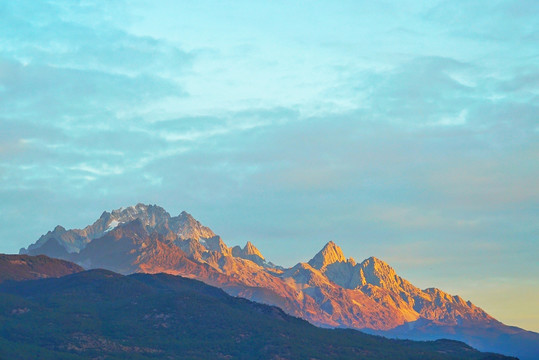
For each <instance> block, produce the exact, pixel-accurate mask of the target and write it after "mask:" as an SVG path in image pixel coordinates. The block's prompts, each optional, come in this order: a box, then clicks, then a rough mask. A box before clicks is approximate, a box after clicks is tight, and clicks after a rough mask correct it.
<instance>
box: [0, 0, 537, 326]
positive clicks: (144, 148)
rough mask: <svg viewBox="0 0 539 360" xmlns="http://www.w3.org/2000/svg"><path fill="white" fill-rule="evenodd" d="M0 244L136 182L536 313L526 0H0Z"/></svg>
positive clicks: (207, 214) (296, 244)
mask: <svg viewBox="0 0 539 360" xmlns="http://www.w3.org/2000/svg"><path fill="white" fill-rule="evenodd" d="M0 18H1V19H2V20H1V21H0V252H5V253H17V252H18V250H19V249H20V248H21V247H26V246H27V245H29V244H30V243H33V242H35V241H36V240H37V239H38V238H39V236H40V235H41V234H44V233H46V232H47V231H49V230H52V229H53V228H54V227H55V226H56V225H57V224H61V225H62V226H64V227H66V228H82V227H84V226H86V225H88V224H90V223H92V222H93V221H95V220H96V219H97V218H98V217H99V216H100V214H101V213H102V212H103V211H104V210H108V211H110V210H112V209H117V208H120V207H122V206H129V205H134V204H137V203H139V202H142V203H146V204H157V205H160V206H162V207H164V208H165V209H166V210H167V211H169V212H170V213H171V214H172V215H177V214H179V213H180V212H181V211H182V210H186V211H188V212H189V213H191V214H192V215H193V216H194V217H195V218H197V219H198V220H200V221H201V222H202V223H204V224H206V225H208V226H209V227H211V228H212V230H214V232H216V233H218V234H219V235H221V236H222V238H223V240H224V241H225V242H226V243H227V244H228V245H229V246H232V245H236V244H240V245H243V244H245V242H246V241H252V242H253V243H254V244H255V245H256V246H257V247H258V248H259V249H260V250H261V251H262V253H263V254H264V255H265V256H266V258H268V259H269V260H271V261H273V262H274V263H277V264H281V265H284V266H292V265H294V264H295V263H297V262H298V261H307V260H309V259H310V258H311V257H312V256H313V255H314V254H315V253H316V252H318V251H319V250H320V249H321V248H322V246H323V245H324V244H325V243H326V242H328V241H330V240H333V241H335V242H336V243H337V244H338V245H339V246H341V247H342V249H343V251H344V253H345V255H346V256H350V257H353V258H355V259H356V260H358V261H361V260H363V259H365V258H367V257H369V256H376V257H378V258H380V259H382V260H384V261H386V262H387V263H389V264H390V265H391V266H392V267H394V268H395V269H396V271H397V273H398V274H400V275H401V276H403V277H404V278H406V279H408V280H410V281H411V282H412V283H414V284H415V285H417V286H419V287H421V288H427V287H438V288H441V289H443V290H444V291H447V292H450V293H452V294H459V295H461V296H462V297H464V298H465V299H467V300H471V301H472V302H474V303H475V304H476V305H478V306H480V307H482V308H483V309H485V310H486V311H487V312H489V313H490V314H491V315H493V316H494V317H496V318H497V319H499V320H501V321H503V322H505V323H507V324H509V325H517V326H520V327H523V328H525V329H529V330H534V331H539V307H538V306H537V304H539V261H537V259H538V258H539V2H537V1H535V0H532V1H525V0H523V1H493V0H488V1H473V2H470V1H454V0H453V1H425V2H422V1H407V0H404V1H402V0H401V1H390V2H385V1H376V2H373V1H359V0H354V1H339V2H335V1H271V2H269V1H253V0H249V1H234V2H221V1H205V0H201V1H196V2H177V1H160V2H155V1H125V2H124V1H78V2H77V1H61V0H54V1H52V0H51V1H33V0H20V1H3V2H0Z"/></svg>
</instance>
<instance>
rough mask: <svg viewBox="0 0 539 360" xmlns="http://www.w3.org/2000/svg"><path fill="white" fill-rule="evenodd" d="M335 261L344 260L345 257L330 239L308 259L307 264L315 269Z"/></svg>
mask: <svg viewBox="0 0 539 360" xmlns="http://www.w3.org/2000/svg"><path fill="white" fill-rule="evenodd" d="M336 262H346V258H345V257H344V254H343V252H342V250H341V248H340V247H338V246H337V245H336V244H335V243H334V242H333V241H330V242H328V243H327V244H326V245H325V246H324V248H323V249H322V250H320V252H319V253H318V254H316V255H315V256H314V257H313V258H312V259H311V260H310V261H309V265H311V266H312V267H313V268H315V269H322V268H324V267H326V266H328V265H330V264H333V263H336Z"/></svg>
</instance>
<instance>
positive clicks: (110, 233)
mask: <svg viewBox="0 0 539 360" xmlns="http://www.w3.org/2000/svg"><path fill="white" fill-rule="evenodd" d="M21 252H23V253H24V252H27V253H31V254H39V253H44V254H50V255H51V256H56V257H59V258H63V259H67V260H72V261H74V262H77V263H78V264H80V265H82V266H84V267H86V268H105V269H110V270H113V271H116V272H120V273H123V274H129V273H133V272H146V273H159V272H166V273H170V274H175V275H182V276H186V277H191V278H196V279H198V280H202V281H204V282H206V283H208V284H211V285H214V286H218V287H220V288H222V289H224V290H225V291H227V292H228V293H229V294H232V295H235V296H241V297H245V298H248V299H251V300H254V301H258V302H262V303H266V304H270V305H276V306H279V307H281V308H282V309H283V310H285V311H286V312H287V313H289V314H292V315H295V316H298V317H302V318H304V319H306V320H308V321H310V322H312V323H314V324H317V325H322V326H333V327H347V328H356V329H370V330H372V331H389V330H391V329H404V328H405V327H406V324H410V325H411V326H412V325H413V326H414V327H416V328H421V326H423V325H422V324H428V326H427V325H424V326H425V329H427V330H425V331H428V329H429V328H432V326H434V325H435V326H436V329H437V330H436V331H438V332H440V330H439V329H440V327H441V328H444V329H449V328H451V329H455V328H456V329H459V327H462V326H466V328H467V329H469V328H470V327H471V328H478V329H480V328H485V327H488V328H496V329H498V330H496V331H498V332H497V334H498V335H497V336H503V334H504V331H506V330H507V329H506V328H507V327H504V326H505V325H503V324H501V323H499V322H498V321H496V320H495V319H494V318H492V317H491V316H490V315H488V314H487V313H486V312H484V311H483V310H482V309H480V308H479V307H476V306H475V305H473V304H472V303H470V302H466V301H464V300H463V299H462V298H460V297H459V296H452V295H449V294H447V293H444V292H443V291H441V290H439V289H434V288H431V289H425V290H421V289H419V288H417V287H415V286H414V285H412V284H411V283H410V282H409V281H407V280H405V279H403V278H402V277H400V276H399V275H397V273H396V272H395V270H394V269H393V268H392V267H391V266H389V265H388V264H386V263H385V262H383V261H382V260H379V259H377V258H375V257H371V258H368V259H366V260H364V261H362V262H360V263H356V261H355V260H354V259H352V258H349V259H347V258H346V257H345V256H344V254H343V252H342V250H341V248H340V247H339V246H337V245H336V244H335V243H334V242H332V241H330V242H328V243H327V244H326V245H325V246H324V248H323V249H322V250H321V251H320V252H318V253H317V254H316V255H315V256H314V257H313V258H312V259H311V260H310V261H309V262H308V263H298V264H297V265H295V266H293V267H292V268H289V269H284V268H282V267H278V266H276V265H274V264H272V263H271V262H268V261H267V260H266V259H265V258H264V256H263V255H262V253H261V252H260V251H259V250H258V249H257V248H256V247H255V246H254V245H253V244H251V243H250V242H248V243H247V244H246V245H245V246H244V247H243V248H241V247H239V246H235V247H233V248H230V247H228V246H227V245H226V243H225V242H224V241H223V240H222V239H221V238H220V237H219V236H217V235H215V233H214V232H213V231H211V230H210V229H209V228H207V227H205V226H203V225H202V224H200V222H198V221H197V220H195V219H194V218H193V217H192V216H191V215H189V214H187V213H186V212H182V213H181V214H180V215H178V216H176V217H171V216H170V215H169V214H168V213H167V212H166V211H165V210H164V209H162V208H160V207H158V206H155V205H143V204H138V205H136V206H134V207H129V208H126V209H119V210H114V211H112V212H111V213H108V212H104V213H103V214H102V215H101V217H100V218H99V219H98V220H97V221H96V222H94V224H92V225H90V226H88V227H86V228H84V229H81V230H79V229H74V230H66V229H64V228H62V227H60V226H58V227H56V228H55V229H54V230H53V231H52V232H48V233H47V234H45V235H43V236H42V237H41V238H40V239H39V240H38V241H37V242H36V243H35V244H33V245H30V246H29V247H28V249H22V250H21ZM433 324H434V325H433ZM399 331H400V330H399ZM507 331H508V330H507ZM401 333H402V331H400V332H399V334H398V335H400V334H401ZM451 334H453V335H451ZM410 336H412V335H410ZM448 336H449V337H451V336H452V337H453V338H454V339H458V340H464V341H466V340H467V337H466V336H469V334H468V335H467V334H460V333H459V331H457V330H452V332H451V331H449V335H448V334H446V336H445V337H448ZM538 339H539V338H538ZM475 346H477V347H478V348H480V349H482V350H496V348H486V347H482V343H481V341H479V342H476V343H475ZM489 346H490V345H489Z"/></svg>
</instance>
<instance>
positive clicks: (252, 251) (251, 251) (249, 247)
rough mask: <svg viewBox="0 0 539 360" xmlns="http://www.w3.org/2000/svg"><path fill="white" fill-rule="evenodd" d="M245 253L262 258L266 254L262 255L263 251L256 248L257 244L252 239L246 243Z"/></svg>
mask: <svg viewBox="0 0 539 360" xmlns="http://www.w3.org/2000/svg"><path fill="white" fill-rule="evenodd" d="M243 254H244V255H256V256H258V257H260V258H261V259H262V260H264V256H262V253H261V252H260V250H258V249H257V248H256V246H254V245H253V243H251V242H250V241H247V244H245V247H244V248H243Z"/></svg>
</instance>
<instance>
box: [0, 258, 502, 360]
mask: <svg viewBox="0 0 539 360" xmlns="http://www.w3.org/2000/svg"><path fill="white" fill-rule="evenodd" d="M47 259H48V261H50V266H49V267H47V268H43V269H42V270H43V271H44V273H42V276H41V277H47V276H49V273H51V271H52V270H53V269H54V268H57V269H61V267H62V266H61V264H58V263H55V262H54V261H55V260H54V259H49V258H42V259H40V261H41V262H42V263H43V262H47ZM8 266H10V265H8ZM13 267H16V265H13ZM12 270H13V269H12ZM19 270H21V269H19ZM10 273H13V271H10ZM52 273H54V271H52ZM19 274H22V272H21V271H19ZM28 276H30V270H29V271H28V274H27V277H28ZM0 323H1V324H2V326H1V327H0V358H1V359H12V360H17V359H21V360H22V359H42V360H47V359H54V360H56V359H139V360H143V359H148V360H149V359H249V360H250V359H264V360H265V359H275V360H277V359H319V360H322V359H365V360H370V359H372V360H374V359H376V360H383V359H431V360H457V359H459V360H461V359H469V360H487V359H490V360H497V359H499V360H505V359H507V360H509V358H508V357H505V356H503V355H496V354H488V353H481V352H479V351H477V350H475V349H473V348H471V347H469V346H468V345H466V344H464V343H462V342H456V341H450V340H437V341H432V342H412V341H404V340H390V339H386V338H383V337H379V336H373V335H368V334H364V333H361V332H358V331H353V330H342V329H335V330H331V329H321V328H317V327H315V326H313V325H311V324H309V323H308V322H306V321H304V320H301V319H298V318H295V317H292V316H289V315H286V314H285V313H284V312H283V311H282V310H280V309H279V308H277V307H272V306H268V305H264V304H259V303H255V302H251V301H249V300H246V299H242V298H237V297H231V296H229V295H227V294H226V293H225V292H224V291H222V290H220V289H217V288H215V287H212V286H209V285H206V284H204V283H202V282H200V281H197V280H193V279H186V278H182V277H179V276H173V275H167V274H141V273H138V274H133V275H129V276H123V275H120V274H117V273H114V272H111V271H108V270H102V269H98V270H88V271H83V272H77V273H74V274H71V275H66V276H64V277H60V278H48V279H39V280H30V281H21V282H15V281H5V282H4V283H2V284H0Z"/></svg>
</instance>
